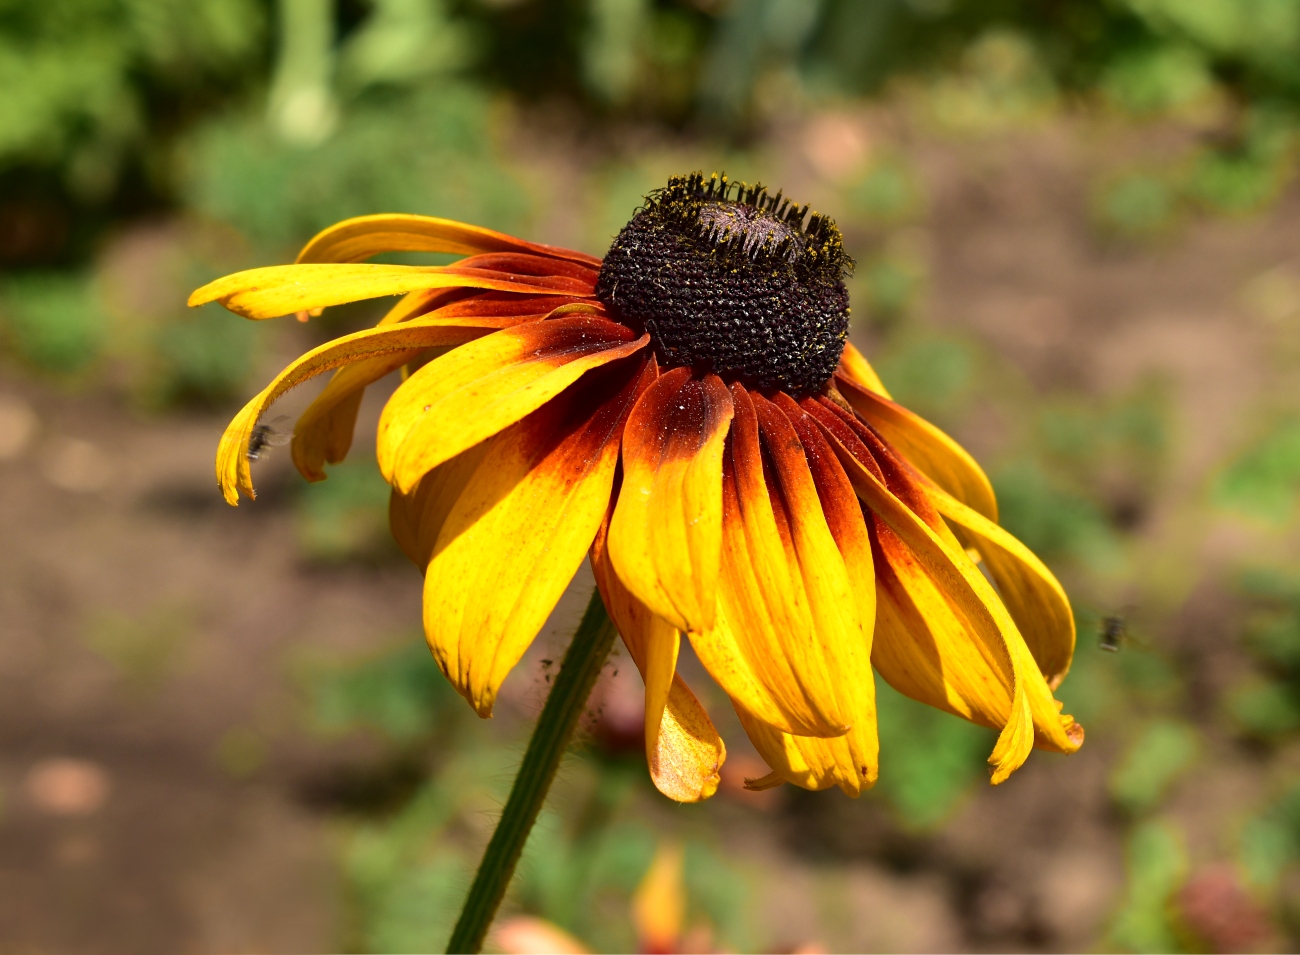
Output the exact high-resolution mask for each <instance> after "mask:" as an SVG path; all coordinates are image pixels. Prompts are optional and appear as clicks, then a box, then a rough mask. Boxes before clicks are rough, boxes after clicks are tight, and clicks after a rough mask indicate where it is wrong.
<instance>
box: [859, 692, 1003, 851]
mask: <svg viewBox="0 0 1300 955" xmlns="http://www.w3.org/2000/svg"><path fill="white" fill-rule="evenodd" d="M876 711H877V715H878V719H879V726H880V781H879V782H878V783H877V784H876V788H875V789H874V790H873V792H874V793H877V794H879V795H880V796H881V797H883V798H884V799H885V800H886V802H888V803H889V805H890V807H891V808H892V809H893V810H894V811H895V813H897V815H898V818H899V819H900V821H901V822H902V823H903V825H904V826H906V827H907V828H908V829H912V830H919V831H924V830H932V829H934V828H936V827H937V826H939V825H940V824H941V823H942V822H944V821H945V820H947V818H948V817H949V816H950V815H951V814H952V812H953V810H954V809H955V808H956V807H957V805H958V803H959V802H960V800H961V797H963V796H965V795H968V794H969V793H970V792H971V790H972V789H974V788H975V786H976V785H977V784H978V783H980V782H984V781H985V780H986V779H987V777H988V771H987V765H986V762H985V760H986V758H987V757H988V754H989V753H990V752H991V751H992V749H993V743H994V742H995V737H994V735H993V734H992V733H990V732H989V731H988V730H986V729H984V728H983V727H979V726H975V725H973V724H971V723H967V722H966V721H965V720H962V719H959V718H957V717H955V716H950V715H949V714H947V713H943V712H941V711H939V710H936V709H933V708H931V707H928V706H925V705H923V704H921V703H917V702H916V701H915V700H911V699H908V698H907V697H905V696H903V695H902V694H901V693H899V692H898V691H897V690H895V689H893V688H892V687H891V686H890V685H889V684H888V683H886V682H885V681H884V680H877V681H876Z"/></svg>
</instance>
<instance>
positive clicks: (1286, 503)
mask: <svg viewBox="0 0 1300 955" xmlns="http://www.w3.org/2000/svg"><path fill="white" fill-rule="evenodd" d="M1298 495H1300V421H1294V420H1283V421H1280V422H1278V423H1277V424H1276V425H1275V426H1274V427H1273V428H1272V429H1270V430H1269V431H1268V432H1266V433H1265V434H1263V435H1262V436H1261V437H1260V438H1259V439H1258V440H1257V441H1256V443H1255V444H1254V445H1253V446H1252V447H1249V448H1247V449H1246V450H1245V451H1243V452H1242V453H1241V454H1240V456H1238V457H1237V459H1236V460H1235V461H1233V462H1231V463H1230V464H1229V465H1228V467H1227V468H1226V469H1225V470H1224V471H1223V473H1222V474H1221V475H1219V478H1218V480H1217V481H1216V483H1215V486H1214V499H1215V501H1216V502H1217V503H1218V504H1220V505H1221V506H1224V507H1228V508H1231V509H1233V510H1235V511H1239V512H1241V513H1243V514H1247V515H1250V516H1252V517H1255V518H1258V519H1260V520H1263V521H1267V522H1269V523H1271V524H1273V525H1275V526H1281V525H1283V524H1285V523H1287V522H1288V521H1290V519H1291V517H1292V515H1293V514H1294V513H1295V504H1296V497H1297V496H1298Z"/></svg>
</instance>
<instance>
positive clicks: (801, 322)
mask: <svg viewBox="0 0 1300 955" xmlns="http://www.w3.org/2000/svg"><path fill="white" fill-rule="evenodd" d="M805 219H806V220H807V221H806V222H805ZM852 266H853V262H852V260H851V259H850V258H849V257H848V256H847V255H846V254H845V253H844V246H843V242H842V240H841V237H840V232H839V229H837V228H836V227H835V223H834V222H832V221H831V220H830V219H828V218H826V217H824V216H820V215H817V214H815V213H814V214H813V215H812V216H809V215H808V209H807V207H806V206H799V205H796V204H794V203H791V202H790V201H789V200H788V199H785V200H783V199H782V197H781V195H780V193H778V194H776V195H775V196H772V195H768V193H767V191H766V190H765V189H764V188H763V187H762V186H757V185H756V186H747V185H746V184H744V183H733V182H729V181H728V180H727V177H726V176H718V175H714V176H712V177H710V178H708V179H705V178H704V176H703V175H701V174H700V173H695V174H693V175H691V176H675V177H673V178H672V179H670V180H669V181H668V185H667V187H666V188H664V189H660V190H658V191H656V192H654V193H652V194H651V195H650V196H649V197H648V198H647V201H646V204H645V206H644V207H642V208H641V209H640V210H638V211H637V213H636V215H635V216H633V218H632V221H631V222H629V223H628V224H627V225H626V226H624V227H623V230H622V231H621V232H620V233H619V234H618V237H617V238H616V239H615V240H614V244H613V245H612V246H611V247H610V250H609V252H608V254H607V255H606V256H605V260H604V264H603V265H602V266H601V270H600V277H599V279H598V280H597V283H596V296H597V297H598V298H599V299H600V300H601V301H602V302H603V303H604V304H605V305H606V307H607V308H609V309H610V311H611V312H612V313H613V314H614V316H615V317H617V318H618V319H619V320H620V321H622V322H624V323H626V324H628V325H630V326H632V327H633V328H635V329H637V330H638V331H647V332H649V333H650V336H651V339H652V340H653V342H654V347H655V351H656V352H657V354H658V357H659V360H660V361H661V362H662V363H663V364H664V365H666V366H668V367H677V366H690V367H693V368H696V369H698V370H700V371H712V372H716V373H717V374H719V375H721V376H722V377H724V378H726V379H729V380H738V381H742V382H744V383H745V384H747V385H750V386H751V387H754V388H759V389H781V390H783V391H787V392H790V393H791V394H795V395H800V394H807V393H812V392H816V391H819V390H820V389H821V387H822V386H823V385H824V384H825V383H826V381H827V380H828V379H829V378H830V377H831V375H832V374H833V373H834V371H835V366H836V364H837V363H838V362H839V360H840V354H841V353H842V352H843V350H844V342H845V339H846V337H847V335H848V321H849V296H848V291H847V290H846V289H845V287H844V277H845V275H846V274H847V273H848V271H849V270H850V269H851V268H852Z"/></svg>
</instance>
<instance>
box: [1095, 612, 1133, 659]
mask: <svg viewBox="0 0 1300 955" xmlns="http://www.w3.org/2000/svg"><path fill="white" fill-rule="evenodd" d="M1127 635H1128V633H1127V627H1126V625H1125V623H1124V618H1123V617H1121V616H1120V615H1119V614H1111V615H1110V616H1108V617H1106V618H1105V619H1104V620H1102V622H1101V629H1100V630H1099V632H1098V634H1097V646H1099V647H1101V649H1103V650H1105V651H1106V652H1107V653H1119V648H1120V644H1121V643H1123V642H1124V638H1125V637H1126V636H1127Z"/></svg>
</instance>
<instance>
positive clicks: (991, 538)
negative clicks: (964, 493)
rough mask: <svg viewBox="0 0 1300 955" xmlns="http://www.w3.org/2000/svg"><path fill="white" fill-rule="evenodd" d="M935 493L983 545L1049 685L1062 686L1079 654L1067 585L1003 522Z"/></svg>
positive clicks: (945, 511) (942, 509)
mask: <svg viewBox="0 0 1300 955" xmlns="http://www.w3.org/2000/svg"><path fill="white" fill-rule="evenodd" d="M930 496H931V498H932V499H933V500H934V503H935V507H936V508H937V509H938V511H939V513H940V514H942V515H943V516H944V517H945V518H947V519H948V520H949V521H950V522H951V523H952V524H954V525H956V527H957V536H958V538H959V539H961V540H962V542H963V543H964V544H966V546H968V547H974V548H975V549H976V550H977V551H979V554H980V556H981V557H982V558H983V559H984V565H985V566H986V567H987V568H988V570H989V574H990V575H991V576H992V577H993V581H994V583H996V584H997V585H998V592H999V593H1000V594H1001V595H1002V601H1003V603H1005V604H1006V605H1007V610H1008V611H1010V613H1011V617H1012V619H1013V620H1015V622H1016V626H1017V627H1019V628H1020V634H1021V636H1023V637H1024V638H1025V643H1026V644H1028V646H1029V652H1030V653H1032V654H1033V655H1034V660H1035V661H1036V662H1037V663H1038V668H1039V670H1041V671H1042V673H1043V676H1044V677H1045V678H1046V679H1047V685H1048V686H1049V687H1051V688H1052V689H1056V687H1058V686H1060V685H1061V681H1062V680H1063V679H1065V675H1066V674H1067V673H1068V672H1069V670H1070V661H1071V659H1072V658H1073V657H1074V640H1075V632H1074V614H1073V613H1072V612H1071V610H1070V601H1069V598H1068V597H1066V595H1065V590H1064V589H1063V588H1062V587H1061V585H1060V583H1059V582H1058V581H1057V579H1056V577H1055V576H1054V575H1053V574H1052V572H1051V571H1050V570H1048V569H1047V567H1046V566H1045V565H1044V564H1043V562H1042V561H1041V560H1039V559H1038V557H1037V556H1036V555H1035V554H1034V552H1033V551H1031V550H1030V549H1029V548H1028V547H1026V546H1025V545H1024V544H1022V543H1020V541H1018V540H1017V539H1016V538H1015V537H1014V536H1012V535H1011V534H1009V533H1007V531H1005V530H1003V529H1002V528H1001V527H999V526H998V525H997V524H994V523H993V522H992V521H990V520H989V519H988V518H986V517H984V516H983V515H982V514H979V513H977V512H975V511H974V510H972V509H971V508H969V507H967V506H966V505H964V504H962V503H961V502H960V501H958V500H956V499H955V498H953V497H950V496H949V495H947V494H945V493H944V492H943V491H940V490H938V489H937V488H932V489H930Z"/></svg>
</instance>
